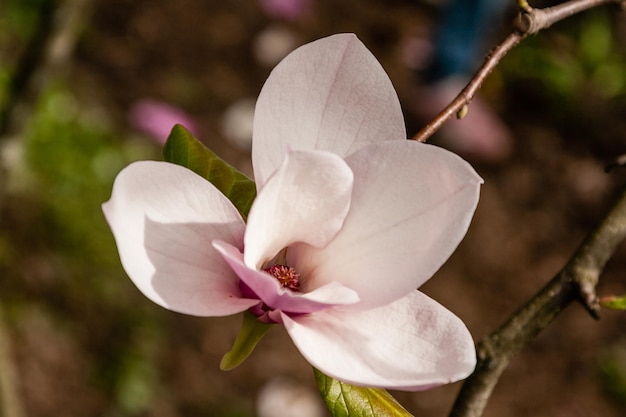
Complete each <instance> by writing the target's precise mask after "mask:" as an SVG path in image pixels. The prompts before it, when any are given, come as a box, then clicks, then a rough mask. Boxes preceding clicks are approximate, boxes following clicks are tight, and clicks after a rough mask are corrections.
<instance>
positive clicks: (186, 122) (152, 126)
mask: <svg viewBox="0 0 626 417" xmlns="http://www.w3.org/2000/svg"><path fill="white" fill-rule="evenodd" d="M128 119H129V122H130V124H131V126H132V127H134V128H135V129H137V130H139V131H140V132H142V133H145V134H147V135H149V136H150V137H151V138H152V139H154V140H156V141H157V142H158V143H161V144H163V143H165V141H166V140H167V137H168V136H169V134H170V132H171V130H172V128H173V127H174V125H175V124H181V125H183V126H185V128H187V130H189V131H190V132H191V133H193V134H194V135H198V133H199V132H198V126H197V124H196V122H195V121H194V119H193V117H191V116H190V115H188V114H187V113H185V111H184V110H182V109H180V108H178V107H175V106H173V105H171V104H168V103H165V102H162V101H157V100H152V99H143V100H139V101H137V102H135V103H134V104H133V105H132V106H131V108H130V111H129V112H128Z"/></svg>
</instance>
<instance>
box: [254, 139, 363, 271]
mask: <svg viewBox="0 0 626 417" xmlns="http://www.w3.org/2000/svg"><path fill="white" fill-rule="evenodd" d="M351 193H352V171H351V170H350V168H349V167H348V165H347V164H346V163H345V161H344V160H343V159H341V158H340V157H339V156H337V155H335V154H332V153H330V152H320V151H308V152H302V151H299V152H298V151H294V152H289V153H288V154H287V155H286V157H285V160H284V161H283V163H282V165H281V166H280V169H279V170H278V171H276V173H275V174H274V175H273V176H272V177H271V179H270V180H269V181H268V182H267V184H266V185H265V187H263V188H262V189H261V191H260V192H259V195H258V196H257V198H256V200H255V201H254V204H253V205H252V209H251V210H250V214H249V215H248V226H247V228H246V234H245V252H244V253H245V255H244V257H245V261H246V265H248V266H249V267H250V268H252V269H262V265H263V264H264V263H266V262H268V261H270V260H271V259H272V258H274V257H275V256H276V255H277V254H278V253H279V252H280V251H281V250H283V249H284V248H286V247H287V246H289V245H290V244H292V243H293V242H306V243H307V244H309V245H312V246H315V247H322V246H324V245H325V244H327V243H328V241H329V240H330V239H332V238H333V237H334V236H335V234H336V233H337V231H338V230H339V229H340V228H341V226H342V224H343V220H344V219H345V217H346V214H347V213H348V209H349V207H350V194H351Z"/></svg>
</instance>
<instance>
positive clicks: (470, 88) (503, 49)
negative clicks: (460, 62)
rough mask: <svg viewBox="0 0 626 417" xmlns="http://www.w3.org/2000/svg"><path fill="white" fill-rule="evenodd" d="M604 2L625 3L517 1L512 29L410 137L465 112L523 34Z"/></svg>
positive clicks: (423, 135) (424, 136) (421, 138)
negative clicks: (541, 5) (541, 4)
mask: <svg viewBox="0 0 626 417" xmlns="http://www.w3.org/2000/svg"><path fill="white" fill-rule="evenodd" d="M605 4H618V5H622V6H623V5H624V4H625V1H624V0H571V1H568V2H565V3H562V4H559V5H557V6H554V7H548V8H545V9H534V8H532V7H530V6H529V5H528V3H526V2H525V1H521V2H520V7H521V10H520V12H519V14H518V16H517V18H516V19H515V22H514V25H513V31H512V32H511V33H510V34H509V35H508V36H507V37H506V38H504V40H503V41H502V42H500V44H498V45H497V46H496V47H495V48H494V49H493V50H492V51H491V52H490V53H489V54H488V55H487V57H486V58H485V61H484V63H483V65H482V66H481V67H480V68H479V69H478V71H477V72H476V74H475V75H474V77H472V79H471V80H470V81H469V83H468V84H467V86H466V87H465V88H464V89H463V90H462V91H461V92H460V93H459V95H458V96H456V98H455V99H454V100H453V101H452V102H451V103H450V104H449V105H448V106H447V107H446V108H445V109H443V110H442V111H441V113H439V114H438V115H437V116H435V118H434V119H433V120H431V121H430V122H429V123H428V124H427V125H426V126H425V127H424V128H423V129H422V130H420V131H419V132H417V133H416V134H415V136H413V138H412V139H413V140H416V141H418V142H426V141H427V140H428V139H429V138H430V137H431V136H432V135H433V134H434V133H435V132H436V131H437V130H439V128H441V126H443V124H444V123H445V122H446V121H448V119H450V118H451V117H452V116H453V115H454V114H457V115H462V114H465V113H466V108H467V107H466V106H468V105H469V103H470V101H472V98H474V95H475V94H476V92H477V91H478V89H479V88H480V87H481V86H482V84H483V82H484V81H485V79H486V78H487V76H488V75H489V74H490V73H491V71H492V70H493V69H494V68H495V67H496V66H497V65H498V64H499V63H500V60H502V58H504V56H505V55H506V54H507V53H508V52H509V51H510V50H511V49H513V48H514V47H515V46H516V45H517V44H518V43H520V42H521V41H522V40H523V39H524V38H525V37H526V36H528V35H532V34H535V33H537V32H539V31H541V30H543V29H547V28H549V27H550V26H552V25H553V24H554V23H556V22H558V21H560V20H563V19H565V18H567V17H570V16H572V15H574V14H576V13H580V12H582V11H584V10H588V9H591V8H594V7H598V6H601V5H605Z"/></svg>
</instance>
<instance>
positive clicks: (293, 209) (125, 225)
mask: <svg viewBox="0 0 626 417" xmlns="http://www.w3.org/2000/svg"><path fill="white" fill-rule="evenodd" d="M405 138H406V133H405V127H404V122H403V117H402V112H401V109H400V104H399V101H398V98H397V95H396V93H395V91H394V89H393V86H392V85H391V82H390V80H389V78H388V77H387V75H386V74H385V72H384V70H383V69H382V67H381V66H380V64H379V63H378V62H377V61H376V59H375V58H374V57H373V55H372V54H371V53H370V52H369V51H368V50H367V49H366V48H365V46H364V45H363V44H362V43H361V42H360V41H359V40H358V39H357V38H356V37H355V36H354V35H349V34H342V35H335V36H331V37H329V38H325V39H322V40H318V41H316V42H313V43H310V44H308V45H305V46H303V47H301V48H299V49H297V50H295V51H294V52H292V53H291V54H290V55H289V56H288V57H286V58H285V59H284V60H283V61H282V62H281V63H280V64H279V65H278V66H277V67H276V68H275V69H274V71H273V72H272V74H271V75H270V77H269V79H268V80H267V82H266V83H265V85H264V87H263V89H262V91H261V94H260V96H259V99H258V101H257V105H256V111H255V120H254V136H253V152H252V157H253V164H254V177H255V180H256V184H257V189H258V195H257V198H256V200H255V201H254V203H253V205H252V208H251V210H250V213H249V216H248V222H247V224H246V223H244V221H243V220H242V217H241V216H240V214H239V213H238V211H237V209H236V208H235V207H234V206H233V205H232V204H231V202H230V201H229V200H228V199H227V198H226V197H224V196H223V195H222V194H221V193H220V192H219V191H218V190H217V189H216V188H215V187H214V186H213V185H212V184H210V183H209V182H207V181H206V180H204V179H203V178H201V177H199V176H198V175H196V174H195V173H193V172H191V171H190V170H187V169H186V168H183V167H180V166H176V165H173V164H169V163H166V162H153V161H143V162H136V163H134V164H132V165H130V166H128V167H127V168H126V169H124V170H123V171H122V172H121V173H120V174H119V175H118V177H117V179H116V180H115V185H114V187H113V194H112V197H111V200H110V201H108V202H107V203H105V204H104V206H103V207H104V213H105V215H106V218H107V220H108V222H109V224H110V226H111V228H112V230H113V233H114V235H115V239H116V242H117V246H118V249H119V253H120V257H121V261H122V264H123V266H124V268H125V270H126V272H127V273H128V275H129V276H130V278H131V279H132V280H133V282H134V283H135V284H136V285H137V287H138V288H139V289H140V290H141V291H142V292H143V293H144V294H145V295H146V296H147V297H148V298H150V299H151V300H153V301H154V302H155V303H157V304H159V305H161V306H163V307H165V308H167V309H170V310H173V311H177V312H180V313H185V314H190V315H196V316H225V315H231V314H235V313H239V312H243V311H246V310H248V311H250V312H251V313H252V314H254V315H256V316H257V317H258V320H260V321H263V322H266V323H281V324H283V325H284V326H285V328H286V330H287V332H288V333H289V336H291V339H292V340H293V342H294V343H295V345H296V346H297V348H298V349H299V351H300V352H301V353H302V355H303V356H304V357H305V358H306V359H307V360H308V361H309V362H310V363H311V364H312V365H314V366H315V367H317V368H318V369H320V370H321V371H323V372H324V373H326V374H327V375H330V376H332V377H335V378H337V379H340V380H342V381H345V382H348V383H353V384H356V385H363V386H377V387H386V388H394V389H404V390H421V389H426V388H429V387H432V386H436V385H440V384H445V383H448V382H451V381H455V380H458V379H461V378H464V377H466V376H467V375H468V374H469V373H471V372H472V370H473V368H474V365H475V361H476V358H475V351H474V345H473V341H472V338H471V335H470V334H469V332H468V330H467V328H466V327H465V326H464V324H463V323H462V322H461V320H460V319H459V318H457V317H456V316H455V315H454V314H452V313H451V312H450V311H448V310H446V309H445V308H444V307H442V306H441V305H440V304H438V303H437V302H435V301H434V300H432V299H431V298H429V297H428V296H426V295H425V294H423V293H421V292H419V291H417V290H416V288H417V287H419V286H420V285H422V284H423V283H424V282H425V281H426V280H428V279H429V278H430V277H431V276H432V275H433V274H434V273H435V272H436V271H437V270H438V269H439V267H440V266H441V265H442V264H443V262H444V261H445V260H446V259H447V258H448V257H449V256H450V254H451V253H452V252H453V251H454V249H455V248H456V246H457V245H458V243H459V242H460V240H461V239H462V237H463V236H464V234H465V232H466V230H467V228H468V226H469V223H470V220H471V217H472V214H473V212H474V209H475V207H476V204H477V201H478V193H479V185H480V183H481V179H480V178H479V177H478V175H477V174H476V173H475V171H474V170H473V169H472V168H471V167H470V165H469V164H467V163H466V162H465V161H463V160H462V159H460V158H459V157H458V156H456V155H454V154H452V153H450V152H448V151H445V150H443V149H440V148H437V147H434V146H431V145H426V144H422V143H417V142H413V141H408V140H406V139H405Z"/></svg>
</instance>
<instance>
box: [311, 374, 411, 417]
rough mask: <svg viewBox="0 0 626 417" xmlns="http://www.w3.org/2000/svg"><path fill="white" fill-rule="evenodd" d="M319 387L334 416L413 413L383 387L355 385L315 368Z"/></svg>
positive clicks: (391, 416)
mask: <svg viewBox="0 0 626 417" xmlns="http://www.w3.org/2000/svg"><path fill="white" fill-rule="evenodd" d="M313 371H314V372H315V380H316V381H317V388H318V389H319V391H320V394H322V398H323V399H324V401H325V402H326V406H327V407H328V409H329V410H330V413H331V414H332V415H333V417H409V416H412V414H411V413H409V412H408V411H406V410H405V409H404V407H402V406H401V405H400V403H398V402H397V401H396V399H395V398H393V397H392V396H391V394H389V393H388V392H387V391H385V390H384V389H381V388H364V387H355V386H353V385H349V384H346V383H344V382H340V381H337V380H336V379H333V378H331V377H329V376H327V375H324V374H323V373H322V372H320V371H318V370H317V369H315V368H313Z"/></svg>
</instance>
